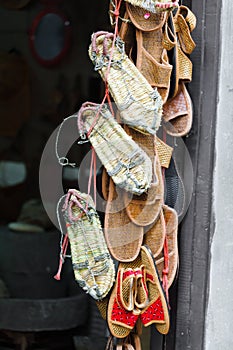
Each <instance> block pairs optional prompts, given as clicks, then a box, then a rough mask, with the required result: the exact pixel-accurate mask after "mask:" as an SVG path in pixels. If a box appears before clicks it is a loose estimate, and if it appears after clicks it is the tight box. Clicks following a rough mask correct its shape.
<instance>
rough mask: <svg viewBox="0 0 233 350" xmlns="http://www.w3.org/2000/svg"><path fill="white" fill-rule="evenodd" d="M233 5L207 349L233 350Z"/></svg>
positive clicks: (224, 49)
mask: <svg viewBox="0 0 233 350" xmlns="http://www.w3.org/2000/svg"><path fill="white" fill-rule="evenodd" d="M232 15H233V2H232V0H224V1H222V19H221V34H220V35H221V58H220V71H219V101H218V113H217V126H216V163H215V172H214V190H213V191H214V203H213V206H214V212H215V220H216V222H215V233H214V236H213V242H212V248H211V269H210V291H209V302H208V310H207V319H206V337H205V349H206V350H231V349H233V335H232V322H233V293H232V292H233V177H232V174H233V161H232V160H233V155H232V152H233V40H232V29H233V22H232ZM213 64H214V62H213Z"/></svg>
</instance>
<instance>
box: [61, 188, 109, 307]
mask: <svg viewBox="0 0 233 350" xmlns="http://www.w3.org/2000/svg"><path fill="white" fill-rule="evenodd" d="M64 218H65V221H66V223H67V231H68V237H69V241H70V247H71V256H72V264H73V269H74V275H75V279H76V281H77V282H78V284H79V285H80V287H82V288H83V290H85V291H86V292H87V293H89V294H90V295H91V296H92V297H93V298H94V299H96V300H101V299H103V298H104V297H105V296H106V295H107V294H108V293H109V291H110V289H111V287H112V285H113V282H114V280H115V267H114V263H113V260H112V259H111V257H110V254H109V251H108V248H107V245H106V243H105V240H104V235H103V232H102V228H101V224H100V220H99V217H98V214H97V212H96V209H95V205H94V203H93V200H92V198H91V197H90V196H89V195H87V194H84V193H81V192H79V191H77V190H69V191H68V194H67V197H66V201H65V206H64Z"/></svg>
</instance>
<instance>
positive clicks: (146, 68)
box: [126, 4, 172, 103]
mask: <svg viewBox="0 0 233 350" xmlns="http://www.w3.org/2000/svg"><path fill="white" fill-rule="evenodd" d="M126 9H127V12H128V15H129V18H130V20H131V21H132V23H133V25H134V26H135V28H136V40H137V60H136V66H137V68H138V69H139V70H140V72H141V73H142V74H143V76H144V77H145V78H146V79H147V81H148V82H149V84H150V85H151V86H153V87H157V88H158V91H159V93H160V95H161V97H162V99H163V103H165V102H166V100H167V99H168V95H169V89H170V77H171V72H172V65H171V64H169V60H168V56H167V51H166V49H164V47H163V27H164V25H165V22H166V20H167V15H166V14H165V13H159V14H158V13H156V14H151V15H150V17H149V18H147V19H146V18H145V16H146V14H147V12H146V10H144V9H142V8H140V7H135V6H132V5H130V4H127V5H126Z"/></svg>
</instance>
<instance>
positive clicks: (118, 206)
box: [104, 179, 143, 262]
mask: <svg viewBox="0 0 233 350" xmlns="http://www.w3.org/2000/svg"><path fill="white" fill-rule="evenodd" d="M124 193H125V192H123V190H121V189H120V188H117V187H116V186H115V185H114V183H113V181H112V179H110V184H109V195H108V201H107V206H106V212H105V221H104V233H105V239H106V242H107V245H108V248H109V251H110V252H111V255H112V256H113V257H114V258H115V259H116V260H118V261H125V262H129V261H133V260H134V259H136V257H137V256H138V254H139V252H140V247H141V244H142V241H143V227H142V226H138V225H135V224H134V223H133V222H132V221H131V220H130V218H129V216H128V215H127V212H126V210H125V204H124Z"/></svg>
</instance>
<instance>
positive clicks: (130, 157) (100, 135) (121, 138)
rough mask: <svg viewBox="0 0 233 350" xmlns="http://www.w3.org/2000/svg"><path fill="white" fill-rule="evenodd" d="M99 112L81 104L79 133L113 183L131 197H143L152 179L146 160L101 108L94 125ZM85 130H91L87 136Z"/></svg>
mask: <svg viewBox="0 0 233 350" xmlns="http://www.w3.org/2000/svg"><path fill="white" fill-rule="evenodd" d="M98 110H100V105H94V104H84V105H83V107H82V108H81V109H80V111H79V114H78V123H79V129H82V130H80V131H81V133H85V132H87V135H88V137H89V140H90V142H91V144H92V146H93V147H94V149H95V151H96V153H97V155H98V157H99V158H100V160H101V162H102V163H103V165H104V167H105V168H106V170H107V172H108V174H109V176H111V178H112V180H113V181H114V183H115V184H116V185H118V186H119V187H121V188H123V189H124V190H126V191H129V192H131V193H133V194H136V195H140V194H142V193H143V192H145V191H146V190H147V189H148V188H149V186H150V183H151V179H152V165H151V161H150V159H149V157H148V156H147V154H146V153H145V152H144V151H143V150H142V149H141V148H140V147H139V146H138V145H137V144H136V143H135V142H134V141H133V140H132V138H131V137H130V136H128V135H127V134H126V132H125V131H124V130H123V128H122V127H121V126H120V125H119V124H118V123H117V121H116V120H115V119H114V118H113V116H112V115H111V113H110V111H109V110H108V109H107V108H105V107H103V108H101V110H100V111H99V116H98V119H97V120H96V121H95V119H96V115H97V113H98ZM92 125H93V127H92ZM91 127H92V129H91ZM88 130H91V132H90V134H89V133H88Z"/></svg>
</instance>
